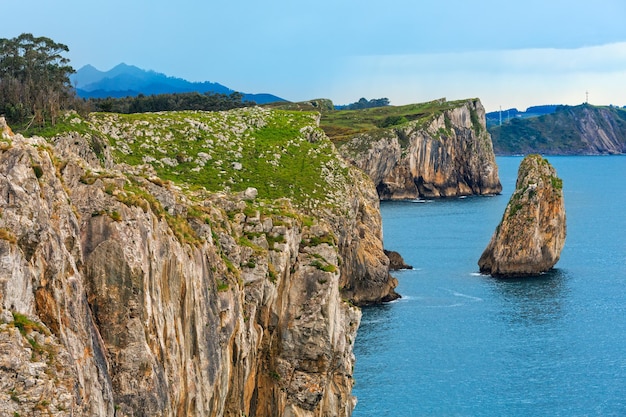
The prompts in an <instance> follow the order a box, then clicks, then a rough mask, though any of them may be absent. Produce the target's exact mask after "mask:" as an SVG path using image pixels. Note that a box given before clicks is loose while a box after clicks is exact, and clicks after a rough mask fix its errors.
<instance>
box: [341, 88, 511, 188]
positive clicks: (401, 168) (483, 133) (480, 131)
mask: <svg viewBox="0 0 626 417" xmlns="http://www.w3.org/2000/svg"><path fill="white" fill-rule="evenodd" d="M443 103H445V101H444V102H442V103H441V104H443ZM340 151H341V152H342V154H343V155H344V156H345V157H346V158H347V159H348V160H350V161H351V162H352V163H353V164H354V165H356V166H357V167H359V168H361V169H362V170H363V171H365V172H366V173H367V174H368V175H369V176H370V178H372V180H373V181H374V184H376V189H377V191H378V194H379V196H380V198H381V199H382V200H397V199H413V198H418V197H428V198H431V197H453V196H464V195H472V194H497V193H500V192H501V191H502V186H501V184H500V181H499V178H498V167H497V165H496V162H495V157H494V154H493V149H492V145H491V138H490V136H489V133H488V132H487V129H486V125H485V109H484V108H483V106H482V104H481V103H480V101H479V100H468V101H465V102H462V103H461V104H459V105H456V106H451V107H448V108H445V109H444V110H442V111H440V112H438V113H436V114H434V115H433V116H432V117H430V118H428V119H427V120H418V121H414V122H408V123H405V124H402V125H399V126H395V127H391V128H387V129H379V130H375V131H372V132H368V133H364V134H359V135H357V136H356V137H354V138H352V139H351V140H349V141H348V142H347V143H345V144H344V145H342V146H341V147H340Z"/></svg>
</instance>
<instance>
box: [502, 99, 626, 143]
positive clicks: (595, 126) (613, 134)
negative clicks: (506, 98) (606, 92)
mask: <svg viewBox="0 0 626 417" xmlns="http://www.w3.org/2000/svg"><path fill="white" fill-rule="evenodd" d="M490 130H491V133H492V137H493V146H494V149H495V152H496V153H498V154H505V155H506V154H509V155H510V154H518V155H519V154H529V153H541V154H544V155H608V154H623V153H626V109H620V108H616V107H599V106H592V105H589V104H583V105H580V106H559V107H558V108H557V109H556V111H555V112H554V113H552V114H548V115H545V116H541V117H533V118H528V119H513V120H511V121H510V122H509V123H506V124H503V125H502V126H494V127H492V128H491V129H490Z"/></svg>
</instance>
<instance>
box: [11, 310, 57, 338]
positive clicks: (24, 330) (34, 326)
mask: <svg viewBox="0 0 626 417" xmlns="http://www.w3.org/2000/svg"><path fill="white" fill-rule="evenodd" d="M13 325H14V326H15V327H17V328H18V330H19V331H20V333H21V334H22V336H24V337H26V335H27V334H29V333H30V332H32V331H33V330H35V331H38V332H39V333H43V334H48V333H49V332H48V331H47V330H46V328H45V327H44V326H43V325H41V324H39V323H37V322H35V321H32V320H31V319H29V318H28V317H27V316H26V315H24V314H21V313H17V312H13Z"/></svg>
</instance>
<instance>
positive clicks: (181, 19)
mask: <svg viewBox="0 0 626 417" xmlns="http://www.w3.org/2000/svg"><path fill="white" fill-rule="evenodd" d="M0 7H1V9H2V15H3V19H2V20H3V22H2V25H1V26H0V37H3V38H12V37H15V36H18V35H19V34H20V33H23V32H29V33H33V34H34V35H36V36H47V37H49V38H52V39H53V40H55V41H56V42H61V43H64V44H66V45H68V46H69V48H70V53H69V54H68V57H69V58H70V59H71V62H72V65H73V66H74V68H76V69H78V68H80V67H82V66H83V65H86V64H91V65H93V66H95V67H96V68H98V69H100V70H108V69H110V68H112V67H114V66H115V65H117V64H119V63H121V62H124V63H127V64H131V65H136V66H138V67H140V68H144V69H149V70H154V71H157V72H162V73H165V74H167V75H170V76H176V77H181V78H185V79H188V80H190V81H213V82H219V83H221V84H224V85H226V86H228V87H230V88H233V89H235V90H238V91H243V92H249V93H261V92H269V93H273V94H276V95H278V96H281V97H283V98H285V99H288V100H292V101H300V100H307V99H311V98H318V97H324V98H330V99H332V100H333V101H334V102H335V103H336V104H345V103H350V102H353V101H356V100H358V99H359V98H360V97H366V98H370V99H371V98H380V97H388V98H389V99H390V100H391V104H397V105H399V104H407V103H413V102H423V101H428V100H432V99H437V98H440V97H446V98H448V99H450V100H452V99H461V98H468V97H479V98H480V99H481V100H482V101H483V103H484V105H485V107H486V108H487V110H488V111H492V110H497V109H498V108H499V107H500V106H502V108H503V109H506V108H510V107H517V108H519V109H520V110H523V109H525V108H526V107H528V106H531V105H536V104H572V105H574V104H580V103H582V102H583V101H584V100H585V92H586V91H588V92H589V102H590V103H592V104H616V105H626V24H625V22H626V1H624V0H594V1H588V0H584V1H583V0H526V1H494V0H473V1H467V0H447V1H441V0H386V1H371V0H358V1H356V0H317V1H315V2H302V1H296V0H266V1H264V2H260V1H256V0H228V1H226V0H222V1H217V0H209V1H199V0H198V1H191V0H177V1H176V2H174V1H166V0H125V1H121V0H107V1H106V2H90V1H88V0H87V1H85V0H81V1H78V0H58V1H54V2H53V1H50V0H19V1H16V0H0ZM7 16H10V18H7Z"/></svg>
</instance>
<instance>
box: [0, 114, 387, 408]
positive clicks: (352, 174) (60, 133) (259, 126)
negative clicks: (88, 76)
mask: <svg viewBox="0 0 626 417" xmlns="http://www.w3.org/2000/svg"><path fill="white" fill-rule="evenodd" d="M318 120H319V119H318V115H316V114H311V113H294V112H284V111H272V110H264V109H260V108H248V109H239V110H234V111H230V112H219V113H204V112H177V113H159V114H142V115H116V114H92V115H90V117H89V118H88V119H83V118H81V117H79V116H77V115H72V114H69V115H68V116H67V117H66V118H65V119H64V120H62V121H60V123H59V124H58V125H57V126H56V127H55V129H56V132H53V133H51V134H50V135H49V137H48V138H47V139H45V138H42V137H33V138H24V137H22V136H21V135H13V134H12V133H10V130H8V128H7V129H3V136H2V140H1V141H0V203H1V204H0V210H1V215H0V271H1V274H0V307H1V308H0V414H2V415H5V414H6V415H17V414H20V415H40V414H41V415H53V416H71V415H89V416H112V415H115V416H131V415H133V416H186V415H206V416H237V417H240V416H241V415H242V414H243V415H255V416H259V417H262V416H268V417H269V416H275V415H284V416H302V417H307V416H311V417H313V416H318V415H325V416H347V415H350V413H351V411H352V408H353V407H354V403H355V399H354V398H353V397H352V395H351V389H352V384H353V380H352V369H353V361H354V356H353V353H352V348H353V343H354V340H355V337H356V331H357V328H358V326H359V322H360V311H359V310H358V308H356V307H354V305H353V303H360V304H367V303H376V302H380V301H382V300H386V299H392V298H394V297H396V295H395V292H394V291H393V288H394V287H395V285H396V282H395V280H394V279H393V278H391V276H390V275H389V271H388V266H389V260H388V258H387V257H386V256H385V254H384V252H383V248H382V232H381V220H380V213H379V212H378V198H377V195H376V191H375V188H374V186H373V184H372V183H371V181H370V180H369V178H367V177H366V176H365V175H364V174H363V173H361V172H359V171H358V170H356V169H354V168H353V167H350V166H349V165H348V164H346V163H345V162H344V161H343V159H342V158H341V157H339V155H338V154H337V151H336V149H335V147H334V146H333V145H332V144H331V143H330V141H329V140H328V139H327V138H326V137H325V135H324V133H323V132H322V131H321V130H320V129H319V128H318V126H317V122H318Z"/></svg>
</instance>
